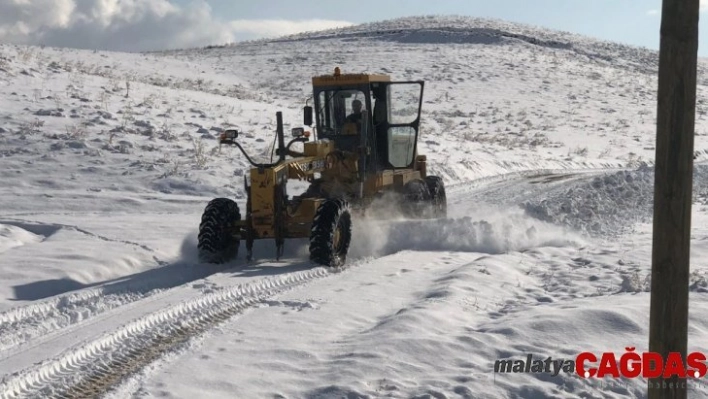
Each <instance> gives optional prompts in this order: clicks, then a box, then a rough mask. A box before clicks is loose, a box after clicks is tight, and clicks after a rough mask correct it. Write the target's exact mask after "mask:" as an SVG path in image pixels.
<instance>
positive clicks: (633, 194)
mask: <svg viewBox="0 0 708 399" xmlns="http://www.w3.org/2000/svg"><path fill="white" fill-rule="evenodd" d="M707 190H708V166H707V165H696V167H695V171H694V198H700V197H703V196H705V193H706V192H707ZM653 199H654V169H653V168H652V167H648V166H642V167H640V168H638V169H636V170H632V171H620V172H616V173H613V174H608V175H605V176H601V177H596V178H594V179H592V180H590V181H582V182H580V183H577V184H575V185H573V186H571V187H566V188H564V189H563V190H559V191H556V192H554V193H552V194H551V195H549V196H547V197H545V198H538V199H534V200H529V201H525V202H524V203H523V204H522V205H521V206H522V208H523V209H524V210H525V211H526V214H527V215H529V216H533V217H535V218H538V219H540V220H543V221H546V222H550V223H554V224H558V225H561V226H566V227H570V228H572V229H573V230H577V231H580V232H583V233H586V234H590V235H594V236H598V235H604V236H607V235H609V236H613V235H617V234H622V233H626V232H628V231H629V230H630V229H632V228H633V226H634V225H635V224H636V223H642V222H649V221H651V217H652V213H651V211H652V205H653V203H654V201H653Z"/></svg>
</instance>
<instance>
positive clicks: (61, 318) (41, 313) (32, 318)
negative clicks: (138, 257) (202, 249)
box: [0, 261, 263, 355]
mask: <svg viewBox="0 0 708 399" xmlns="http://www.w3.org/2000/svg"><path fill="white" fill-rule="evenodd" d="M261 263H263V261H262V262H256V263H255V265H258V264H261ZM239 266H241V265H237V266H230V267H228V268H223V267H205V266H204V265H199V264H193V263H191V262H178V263H173V264H171V265H167V266H163V267H160V268H156V269H150V270H147V271H145V272H141V273H138V274H136V275H133V276H127V277H124V278H121V279H119V280H118V281H117V282H112V283H103V284H101V285H97V286H95V287H89V288H85V289H83V290H80V291H77V292H73V293H68V294H63V295H59V296H56V297H53V298H49V299H46V300H43V301H41V302H39V303H33V304H30V305H25V306H20V307H16V308H12V309H9V310H6V311H4V312H2V313H0V354H2V355H4V354H5V353H3V352H7V351H9V350H11V349H13V348H15V347H18V346H21V345H22V344H24V343H36V342H35V341H33V340H35V339H37V338H39V337H42V338H50V337H49V336H50V335H51V334H53V333H57V332H60V331H62V330H64V329H66V328H68V327H71V326H73V325H76V324H79V323H82V322H85V321H88V320H90V319H92V318H93V317H95V316H97V315H100V314H103V313H106V312H108V311H111V310H113V309H116V308H120V307H125V306H128V305H131V304H134V303H136V302H139V301H143V300H146V299H148V298H153V297H159V296H161V295H168V294H169V292H170V290H171V289H173V288H176V287H180V286H184V285H186V284H189V283H192V282H194V281H198V280H201V279H204V278H207V277H209V276H212V275H214V274H216V273H224V272H229V271H232V270H236V268H237V267H239ZM249 266H251V265H249ZM42 338H40V339H42Z"/></svg>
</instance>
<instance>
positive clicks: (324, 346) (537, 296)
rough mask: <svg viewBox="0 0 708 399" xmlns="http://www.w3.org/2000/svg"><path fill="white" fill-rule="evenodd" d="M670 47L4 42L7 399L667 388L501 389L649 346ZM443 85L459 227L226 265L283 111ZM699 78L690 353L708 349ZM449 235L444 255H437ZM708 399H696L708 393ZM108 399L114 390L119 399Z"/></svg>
mask: <svg viewBox="0 0 708 399" xmlns="http://www.w3.org/2000/svg"><path fill="white" fill-rule="evenodd" d="M656 64H657V54H656V53H655V52H652V51H649V50H646V49H641V48H634V47H631V46H627V45H623V44H619V43H608V42H603V41H599V40H595V39H591V38H586V37H581V36H578V35H573V34H570V33H565V32H556V31H551V30H547V29H542V28H538V27H530V26H524V25H519V24H513V23H507V22H503V21H492V20H483V19H476V18H467V17H438V16H434V17H411V18H402V19H397V20H390V21H381V22H376V23H369V24H363V25H358V26H353V27H348V28H342V29H336V30H328V31H322V32H308V33H304V34H299V35H292V36H287V37H282V38H278V39H272V40H258V41H250V42H244V43H235V44H232V45H229V46H209V47H207V48H201V49H183V50H178V51H165V52H157V53H145V54H142V53H141V54H135V53H112V52H103V51H100V52H92V51H84V50H74V49H59V48H40V47H27V46H14V45H8V44H0V99H1V101H2V107H0V179H1V181H2V185H0V271H1V272H2V275H3V278H4V280H3V284H0V298H2V300H0V312H1V313H0V373H2V374H3V375H4V376H5V378H4V379H3V381H2V383H1V384H0V396H2V397H18V396H19V397H21V396H25V395H27V396H32V395H36V394H37V392H41V395H42V396H45V397H46V396H50V394H51V393H56V394H57V395H59V394H65V393H68V394H70V395H78V396H87V395H89V394H93V393H100V392H104V391H106V390H109V389H110V390H111V391H109V394H110V395H113V396H115V397H131V396H135V397H158V396H159V397H163V396H167V397H195V396H199V397H281V398H282V397H286V398H291V397H356V398H364V397H372V398H373V397H395V398H398V397H401V398H403V397H406V398H407V397H420V398H423V397H435V398H442V397H465V398H467V397H469V398H472V397H474V398H482V397H485V398H487V397H488V398H497V397H500V398H501V397H524V398H536V397H538V398H540V397H643V395H644V394H643V391H644V387H645V382H644V381H643V380H641V379H638V380H629V381H621V382H617V381H610V382H611V383H612V384H610V385H607V381H605V382H604V385H603V383H602V382H601V381H597V380H583V379H580V378H579V377H577V376H573V375H565V374H561V375H558V376H548V375H545V374H540V375H534V374H521V375H498V374H497V375H495V374H494V372H493V371H494V370H493V364H494V361H495V360H497V359H509V358H510V359H517V358H525V356H526V355H527V353H533V354H534V355H537V356H539V357H543V358H545V357H548V356H553V357H554V358H557V357H566V358H569V357H573V356H575V355H577V354H578V353H580V352H583V351H593V352H595V353H602V352H606V351H615V352H617V353H620V352H622V351H624V348H625V347H627V346H635V347H637V352H639V351H641V350H644V349H646V342H647V337H648V332H647V331H648V329H647V324H648V309H649V294H648V292H647V291H648V287H649V285H648V280H647V279H648V276H649V271H650V253H651V226H650V224H649V223H648V222H649V221H650V219H649V217H650V215H651V213H650V209H651V208H650V206H651V199H652V197H651V196H652V184H653V173H652V169H651V164H652V159H653V157H654V140H655V139H654V136H655V114H656V95H655V93H656V86H657V79H656V68H657V65H656ZM337 66H339V67H340V68H341V69H342V71H343V72H344V73H347V72H370V73H386V74H390V75H391V76H392V78H393V79H396V80H404V79H423V80H425V81H426V85H425V92H424V107H423V122H422V127H421V134H422V137H421V145H420V152H421V153H423V154H426V155H428V159H429V170H430V171H431V173H437V174H440V175H441V176H443V177H444V178H445V181H446V184H447V186H448V187H449V193H448V197H449V198H448V199H449V203H450V213H451V215H450V216H451V217H450V219H449V220H446V221H443V222H436V223H428V224H426V223H423V224H421V223H412V222H401V223H399V224H392V225H381V224H377V223H367V222H363V221H362V222H361V223H360V224H357V225H356V227H355V238H354V242H353V246H354V248H353V250H352V252H353V254H352V260H351V265H350V266H348V267H347V268H346V269H345V270H343V271H331V270H327V269H324V268H320V267H315V266H313V265H312V264H310V263H309V262H308V261H307V257H306V256H305V253H306V250H307V247H306V243H303V242H299V241H298V242H292V243H291V242H288V243H287V247H288V251H289V252H288V254H287V259H286V261H283V262H276V261H274V259H273V258H274V254H275V252H274V248H273V245H272V243H270V242H264V243H259V246H258V247H257V248H256V249H257V253H256V255H257V256H258V258H259V259H258V261H257V262H256V263H255V264H245V261H244V260H243V256H240V259H239V260H237V261H236V262H234V263H233V264H230V265H228V266H227V267H226V268H212V267H208V266H206V265H200V264H198V263H197V262H196V259H195V256H194V244H195V240H196V237H195V236H196V229H197V227H198V224H199V218H200V216H201V212H202V211H203V209H204V206H205V205H206V203H207V202H208V201H209V200H210V199H212V198H214V197H219V196H227V197H231V198H235V199H237V200H238V202H239V203H240V204H243V200H244V195H243V191H242V188H241V187H242V176H243V174H244V173H245V171H246V170H247V165H248V164H247V162H246V160H245V159H244V158H243V156H242V155H241V154H240V153H239V152H238V150H237V149H235V148H226V147H224V148H219V147H218V145H217V140H216V137H217V136H218V134H219V132H221V131H223V129H226V128H229V127H236V128H238V129H239V130H240V131H242V132H243V135H242V136H241V137H240V138H239V140H240V142H241V143H242V144H243V145H244V147H245V148H246V149H247V151H249V153H250V154H255V155H256V157H255V158H256V159H258V160H265V159H268V158H269V157H270V154H271V146H272V145H273V139H274V136H275V134H274V131H275V113H276V112H277V111H283V113H284V120H285V124H286V126H285V128H286V129H289V128H290V127H297V126H300V125H299V123H300V121H301V120H302V115H301V109H302V106H303V105H304V104H305V99H306V98H307V96H308V94H309V93H310V90H311V87H310V83H311V77H312V76H313V75H319V74H325V73H331V72H332V71H333V69H334V67H337ZM706 66H708V64H707V63H706V62H705V60H700V67H699V86H698V98H699V107H698V110H699V116H698V118H697V127H696V134H697V136H698V137H697V138H696V160H697V161H698V162H699V164H698V165H697V171H696V185H695V186H696V190H695V192H696V194H695V200H696V202H695V204H696V205H695V207H694V215H695V218H696V219H695V222H694V233H693V237H694V240H695V241H694V243H693V247H692V250H693V251H694V254H695V261H694V262H693V273H692V280H691V281H692V294H691V295H692V297H691V299H692V301H693V302H692V304H691V312H692V313H691V322H692V328H691V329H690V333H691V341H690V342H689V348H690V349H691V350H703V351H706V350H707V349H708V348H707V347H706V344H705V342H706V338H708V333H707V331H708V326H706V325H705V320H707V319H708V317H706V316H708V313H707V312H708V310H707V309H708V302H706V300H705V292H706V287H708V283H706V279H705V272H706V269H705V265H704V264H703V263H702V262H701V260H703V259H706V256H707V254H708V247H707V246H706V242H708V241H706V238H708V230H707V229H706V228H705V227H704V226H705V223H704V222H705V221H706V220H708V218H707V217H706V205H708V200H706V193H707V192H708V190H706V187H708V185H707V184H706V183H707V182H708V173H706V170H705V169H703V165H701V164H700V162H701V161H703V160H704V159H705V157H706V154H707V150H708V143H706V142H705V140H702V137H703V136H705V135H706V134H708V120H706V113H708V104H707V103H706V102H705V101H704V100H703V98H705V97H706V93H707V91H706V90H707V89H708V80H707V79H706V78H707V76H708V75H707V74H706ZM431 238H435V239H431ZM705 392H708V389H707V388H706V387H698V388H695V391H694V392H692V394H694V395H693V397H701V396H706V395H705V394H704V393H705ZM110 395H109V396H110Z"/></svg>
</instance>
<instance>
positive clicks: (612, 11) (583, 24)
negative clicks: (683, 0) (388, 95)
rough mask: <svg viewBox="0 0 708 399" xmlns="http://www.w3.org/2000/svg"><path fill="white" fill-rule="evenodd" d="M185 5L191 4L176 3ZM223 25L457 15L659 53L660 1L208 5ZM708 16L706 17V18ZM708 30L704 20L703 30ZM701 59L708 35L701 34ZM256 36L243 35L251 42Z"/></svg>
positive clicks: (274, 0)
mask: <svg viewBox="0 0 708 399" xmlns="http://www.w3.org/2000/svg"><path fill="white" fill-rule="evenodd" d="M174 1H176V2H177V3H183V4H186V3H188V2H189V0H174ZM206 2H207V3H208V4H209V5H210V6H211V7H212V11H213V15H214V17H216V18H218V19H220V20H222V21H228V20H250V19H255V20H274V19H286V20H296V21H297V20H311V19H324V20H336V21H348V22H352V23H362V22H370V21H377V20H382V19H390V18H396V17H402V16H411V15H429V14H456V15H469V16H474V17H489V18H499V19H504V20H508V21H512V22H522V23H528V24H533V25H540V26H544V27H548V28H552V29H560V30H565V31H570V32H575V33H580V34H584V35H589V36H593V37H597V38H601V39H607V40H612V41H618V42H623V43H627V44H633V45H640V46H645V47H648V48H652V49H658V48H659V26H660V22H661V14H660V12H659V11H660V10H661V0H587V1H581V0H485V1H480V0H345V1H320V0H255V1H254V0H251V1H245V0H235V1H234V0H206ZM706 16H708V13H702V14H701V19H703V18H704V17H706ZM703 26H705V27H708V25H706V22H705V21H702V22H701V27H703ZM700 35H701V38H700V40H699V44H700V49H699V54H700V55H701V56H708V45H707V44H705V43H704V42H706V41H707V40H704V39H708V34H706V33H704V32H701V34H700ZM255 36H258V34H257V33H253V32H251V33H243V34H242V37H239V39H251V38H254V37H255Z"/></svg>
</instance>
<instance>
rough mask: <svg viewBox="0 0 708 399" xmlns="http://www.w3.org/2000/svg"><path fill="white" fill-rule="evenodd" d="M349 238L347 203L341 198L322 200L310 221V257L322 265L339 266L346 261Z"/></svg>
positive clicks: (349, 221)
mask: <svg viewBox="0 0 708 399" xmlns="http://www.w3.org/2000/svg"><path fill="white" fill-rule="evenodd" d="M351 239H352V217H351V212H350V209H349V204H348V203H347V202H346V201H344V200H341V199H328V200H326V201H325V202H323V203H322V204H321V205H320V207H319V208H318V209H317V213H316V214H315V218H314V220H313V222H312V231H311V233H310V259H311V260H312V261H313V262H315V263H318V264H320V265H324V266H331V267H336V266H341V265H343V264H344V263H345V262H346V259H347V253H348V252H349V244H350V243H351Z"/></svg>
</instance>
